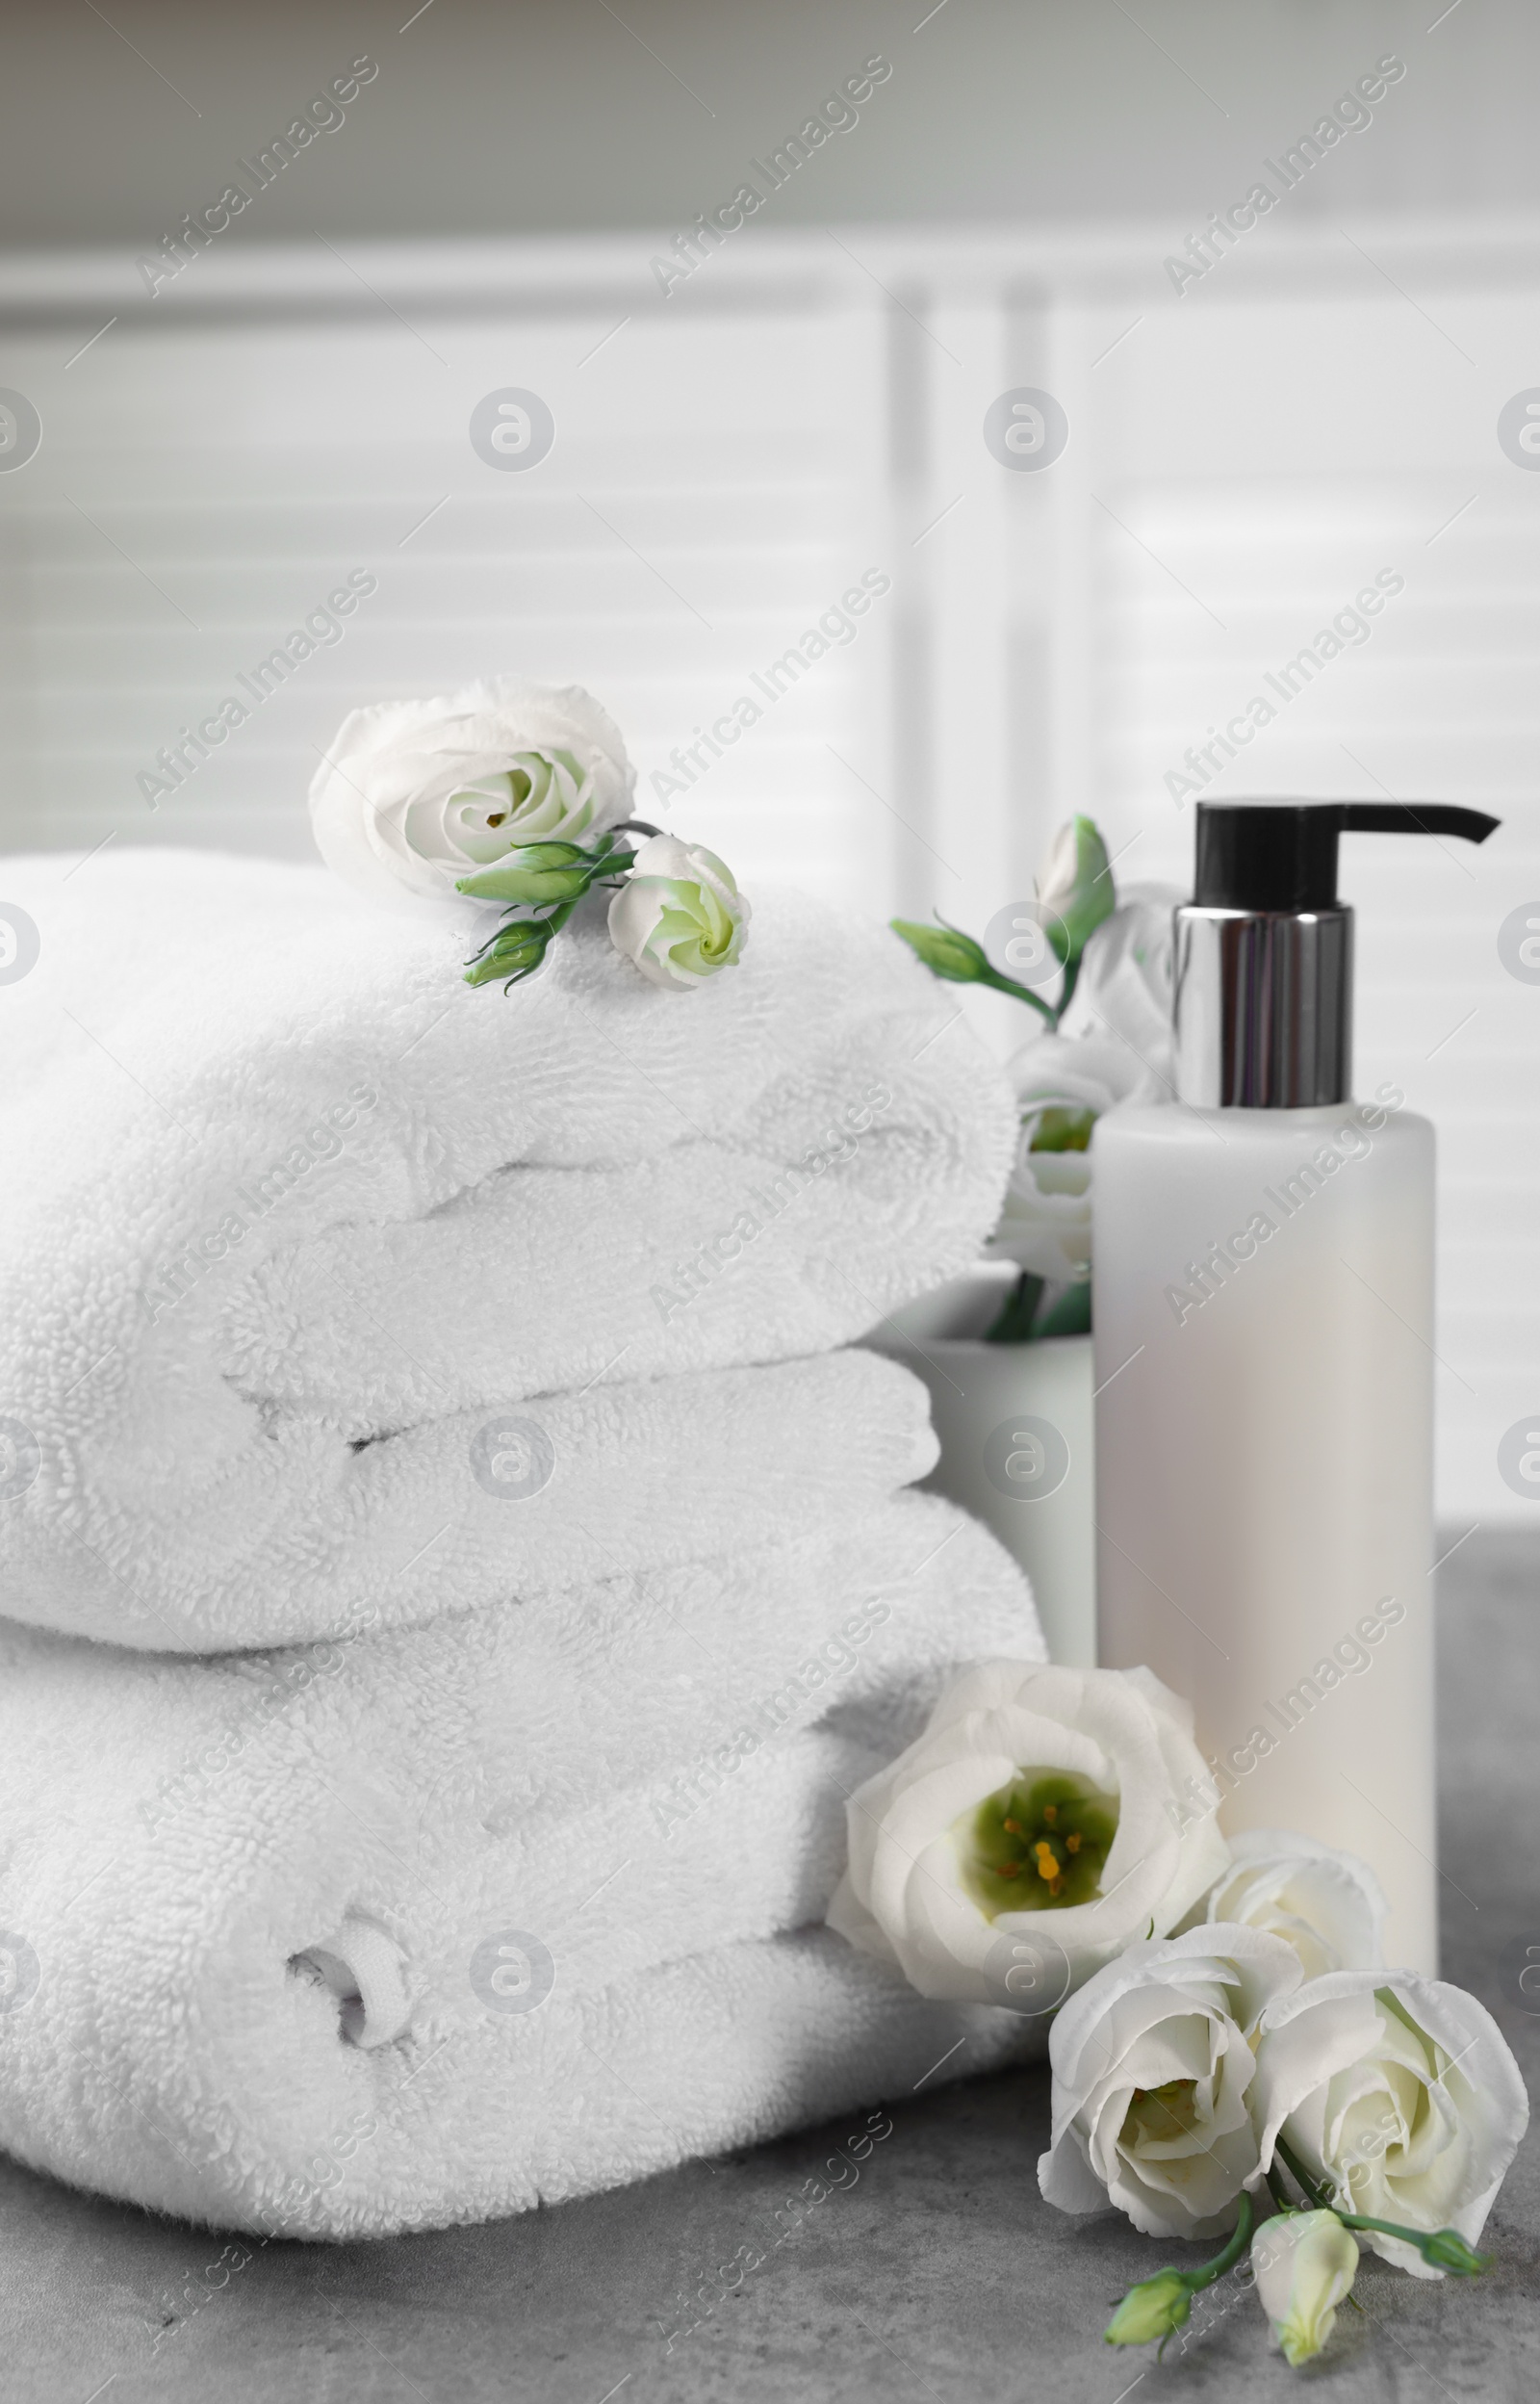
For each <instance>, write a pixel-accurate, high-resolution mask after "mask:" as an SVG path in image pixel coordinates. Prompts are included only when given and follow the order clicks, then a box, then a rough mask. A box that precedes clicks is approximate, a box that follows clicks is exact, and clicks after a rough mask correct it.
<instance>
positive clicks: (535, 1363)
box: [0, 851, 1014, 1618]
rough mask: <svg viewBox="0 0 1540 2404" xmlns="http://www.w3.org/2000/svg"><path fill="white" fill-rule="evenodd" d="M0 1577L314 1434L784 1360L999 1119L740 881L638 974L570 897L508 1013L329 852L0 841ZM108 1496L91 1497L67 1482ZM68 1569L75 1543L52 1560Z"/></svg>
mask: <svg viewBox="0 0 1540 2404" xmlns="http://www.w3.org/2000/svg"><path fill="white" fill-rule="evenodd" d="M0 902H4V903H8V904H11V905H19V906H20V907H21V908H22V909H23V910H25V911H26V912H27V913H28V914H29V915H30V916H31V918H33V919H34V920H35V921H36V923H37V925H38V928H39V936H40V951H39V958H38V960H37V963H36V965H35V966H34V967H33V968H32V969H31V970H30V972H28V973H27V974H25V975H23V976H20V977H13V978H12V979H11V980H10V981H9V982H0V1439H3V1441H0V1567H3V1568H4V1570H5V1571H6V1573H7V1576H8V1592H9V1595H10V1598H11V1599H10V1601H9V1604H8V1608H10V1609H11V1610H12V1611H13V1612H14V1613H16V1614H18V1615H19V1616H25V1617H33V1616H38V1617H42V1618H47V1617H48V1616H51V1614H50V1610H49V1607H48V1604H47V1601H46V1599H45V1597H46V1595H47V1594H48V1593H50V1592H57V1591H59V1590H61V1589H62V1588H64V1587H67V1586H68V1585H69V1583H70V1582H71V1580H72V1579H76V1580H78V1578H79V1576H80V1574H81V1572H82V1568H83V1566H85V1567H86V1568H88V1569H91V1570H92V1574H97V1573H99V1571H100V1568H101V1564H105V1565H106V1570H107V1572H108V1574H111V1575H114V1576H123V1575H127V1576H128V1577H129V1579H130V1582H132V1573H133V1570H134V1566H135V1553H134V1517H135V1513H136V1512H142V1514H143V1517H144V1519H145V1521H146V1523H150V1522H153V1523H154V1525H155V1527H156V1528H157V1529H158V1530H159V1532H160V1537H161V1538H163V1539H164V1538H165V1536H166V1534H167V1530H168V1529H169V1527H170V1526H171V1525H173V1524H174V1522H175V1521H176V1520H177V1519H178V1518H179V1517H181V1516H183V1515H186V1517H187V1518H188V1520H189V1521H190V1522H191V1521H195V1520H197V1519H199V1518H200V1517H206V1515H207V1513H208V1512H210V1511H211V1510H215V1511H218V1509H221V1508H225V1507H227V1506H228V1505H229V1504H230V1503H231V1501H232V1498H234V1497H235V1496H237V1495H239V1494H240V1492H241V1491H243V1490H244V1486H245V1484H246V1483H247V1482H248V1481H247V1471H248V1469H249V1465H250V1463H251V1462H252V1461H253V1460H254V1459H255V1458H256V1457H257V1456H263V1457H265V1458H266V1459H267V1460H273V1459H275V1458H278V1457H279V1456H282V1455H283V1454H284V1452H285V1447H286V1446H295V1447H297V1449H299V1450H303V1449H304V1440H303V1439H304V1434H305V1431H307V1430H308V1431H311V1432H313V1433H315V1432H319V1431H320V1430H321V1429H324V1430H326V1431H327V1432H328V1433H329V1435H331V1436H332V1437H333V1438H335V1439H340V1440H344V1441H347V1442H350V1443H353V1444H358V1443H366V1442H368V1441H370V1440H371V1439H373V1438H376V1437H378V1436H381V1435H396V1434H398V1433H400V1432H401V1431H402V1430H404V1429H409V1428H413V1427H417V1426H421V1425H424V1423H426V1422H430V1421H438V1420H442V1419H445V1418H448V1417H449V1416H450V1415H452V1414H455V1413H462V1412H465V1411H467V1410H478V1409H482V1408H483V1407H487V1408H493V1407H496V1406H498V1405H500V1404H504V1403H513V1402H516V1401H518V1400H520V1399H522V1398H524V1397H527V1396H530V1395H535V1394H550V1393H554V1392H560V1391H563V1390H571V1389H575V1388H576V1389H581V1388H584V1387H586V1386H589V1385H591V1384H593V1383H597V1382H598V1381H600V1380H602V1379H604V1380H610V1381H621V1380H624V1381H630V1380H634V1379H637V1378H643V1379H651V1378H655V1377H657V1376H660V1375H663V1374H666V1373H670V1372H677V1371H698V1370H700V1369H703V1368H710V1367H716V1366H722V1365H732V1364H741V1363H749V1362H757V1361H768V1360H784V1359H788V1358H791V1357H795V1356H797V1355H802V1354H808V1353H812V1352H817V1351H821V1350H823V1349H825V1348H827V1347H831V1346H834V1345H836V1344H839V1343H842V1342H845V1341H848V1340H849V1339H850V1338H851V1337H853V1336H855V1335H859V1334H860V1333H861V1332H862V1331H864V1330H865V1329H866V1328H868V1327H869V1326H871V1325H872V1324H873V1323H874V1322H875V1321H876V1320H877V1318H878V1317H879V1316H880V1315H881V1314H883V1313H885V1312H886V1311H888V1310H890V1309H892V1308H893V1307H894V1306H895V1305H897V1304H898V1303H900V1302H901V1301H903V1300H905V1299H907V1298H908V1297H909V1296H911V1295H912V1294H914V1293H916V1292H918V1291H920V1290H922V1289H924V1288H925V1287H927V1286H929V1285H931V1284H934V1283H936V1282H937V1281H939V1280H941V1279H943V1278H945V1277H947V1276H949V1275H951V1274H953V1273H954V1272H956V1271H958V1270H960V1269H961V1268H963V1266H965V1265H966V1263H967V1262H968V1260H969V1259H970V1258H971V1257H973V1256H974V1254H976V1252H977V1249H978V1246H979V1243H980V1241H981V1239H982V1237H983V1236H984V1235H985V1234H986V1233H987V1231H988V1228H989V1227H990V1225H991V1224H992V1221H993V1218H994V1216H995V1213H996V1210H997V1206H998V1202H999V1198H1000V1195H1001V1192H1002V1191H1003V1187H1004V1181H1005V1177H1006V1175H1007V1171H1008V1168H1009V1163H1010V1156H1011V1150H1012V1145H1013V1141H1014V1104H1013V1101H1012V1098H1011V1094H1010V1090H1009V1087H1008V1085H1007V1082H1006V1080H1005V1077H1004V1075H1003V1073H1002V1072H1001V1071H1000V1070H999V1068H998V1067H997V1066H996V1065H995V1064H994V1063H993V1062H992V1061H991V1060H990V1059H989V1058H988V1055H987V1053H986V1052H985V1050H984V1049H983V1047H981V1046H980V1045H978V1044H977V1043H976V1042H975V1041H974V1040H973V1039H972V1037H971V1036H970V1035H969V1034H968V1033H967V1031H966V1028H965V1026H964V1025H963V1022H962V1021H961V1019H960V1018H959V1016H958V1012H957V1005H956V1001H955V997H954V996H952V995H950V994H949V992H948V991H947V990H946V989H945V988H944V987H940V986H937V984H936V983H935V981H934V980H933V979H932V978H931V977H930V976H929V974H928V973H927V972H926V971H925V970H924V969H921V968H920V967H919V966H918V964H917V963H916V962H915V960H914V959H913V958H912V956H911V954H910V952H909V951H908V950H907V948H906V947H905V946H904V944H901V943H900V942H899V941H898V940H897V938H896V937H894V936H892V935H891V934H889V933H888V932H887V931H886V929H884V928H882V927H880V926H877V925H875V924H866V923H862V922H860V921H857V920H852V919H849V918H843V917H841V916H840V915H839V914H837V913H836V912H834V911H833V910H831V909H829V908H827V907H825V906H822V905H820V904H816V903H813V902H809V901H805V900H801V899H799V898H797V897H795V896H788V895H777V894H766V895H759V894H757V895H756V896H755V902H756V914H755V921H754V935H753V941H752V943H751V944H750V947H749V949H748V950H747V952H746V953H745V955H744V958H743V960H742V962H741V964H740V965H739V966H737V967H735V968H733V969H730V970H728V971H726V972H724V973H723V974H722V975H721V976H719V977H717V978H715V979H713V980H712V981H711V982H710V983H709V984H708V985H707V986H706V987H704V988H703V989H702V990H701V991H700V992H699V993H695V994H691V995H674V994H666V993H659V992H657V991H655V989H654V988H652V987H651V986H649V985H647V984H646V983H645V982H644V981H643V980H642V978H641V977H640V976H638V975H637V973H636V971H635V970H634V969H633V968H632V967H631V966H630V964H629V962H627V961H626V960H624V959H622V958H621V957H620V956H619V955H618V954H617V953H616V952H615V951H614V950H613V948H612V947H611V945H610V944H609V942H608V940H607V936H606V934H605V932H604V928H603V919H602V918H598V919H597V921H590V922H589V923H587V924H581V923H578V922H575V923H574V925H573V926H572V927H571V928H570V929H569V931H568V932H567V934H566V935H564V936H563V937H562V939H561V940H560V941H559V942H558V943H557V944H555V945H554V946H553V947H552V953H551V955H550V957H549V961H548V964H547V966H546V968H545V969H544V970H543V971H542V973H541V974H540V975H539V976H538V977H537V978H535V979H533V980H531V981H530V982H529V983H528V984H526V985H525V986H522V987H519V988H516V989H515V990H514V992H513V993H512V994H510V995H506V996H504V995H502V994H501V992H500V991H499V990H498V989H497V988H495V987H494V988H491V989H483V990H481V991H473V990H472V989H471V988H469V987H467V986H466V985H465V984H464V983H463V982H462V979H461V973H460V971H461V967H462V962H463V958H464V955H465V952H466V951H467V949H468V948H469V944H468V943H467V940H466V934H465V930H464V929H463V927H460V926H457V925H456V924H455V922H454V920H453V919H452V918H446V919H445V920H444V921H443V922H440V921H437V920H434V919H428V920H420V919H415V918H413V919H404V918H394V917H392V916H390V915H389V914H386V913H383V912H379V911H376V910H374V909H372V908H371V907H370V906H369V905H367V904H365V903H362V902H358V901H356V900H354V899H353V897H352V896H351V895H350V894H348V893H347V892H346V891H345V890H344V889H342V888H341V887H340V886H339V885H338V884H337V883H336V881H335V880H334V879H333V878H331V877H330V876H329V875H328V874H327V873H326V872H325V871H324V870H321V869H319V868H303V867H291V866H279V865H275V864H270V863H261V862H252V861H249V860H242V859H234V858H225V857H221V856H218V855H214V854H207V853H178V852H167V851H154V852H150V851H145V852H139V853H135V852H131V851H130V852H124V853H123V854H121V855H115V854H114V853H113V852H104V853H102V854H101V855H99V856H96V857H93V858H91V859H90V860H89V861H87V862H86V863H85V864H78V863H74V862H71V861H67V860H63V859H58V858H52V857H49V856H45V855H39V856H33V857H28V858H20V859H13V860H10V861H7V862H4V863H0ZM95 1494H102V1495H104V1496H106V1495H110V1496H111V1510H110V1512H108V1513H107V1515H106V1516H105V1517H104V1518H103V1519H101V1520H100V1521H97V1520H96V1519H95V1518H94V1517H93V1504H92V1497H93V1495H95ZM83 1544H84V1545H85V1546H86V1547H87V1548H88V1549H95V1550H96V1551H97V1552H98V1554H99V1561H98V1563H97V1564H94V1566H93V1564H90V1563H88V1562H84V1561H83V1556H82V1552H81V1546H82V1545H83Z"/></svg>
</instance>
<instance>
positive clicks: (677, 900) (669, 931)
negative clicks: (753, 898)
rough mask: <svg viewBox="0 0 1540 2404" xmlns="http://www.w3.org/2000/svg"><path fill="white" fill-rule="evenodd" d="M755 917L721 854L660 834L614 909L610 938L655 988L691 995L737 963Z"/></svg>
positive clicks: (639, 859) (644, 850) (642, 852)
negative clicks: (660, 986) (707, 978)
mask: <svg viewBox="0 0 1540 2404" xmlns="http://www.w3.org/2000/svg"><path fill="white" fill-rule="evenodd" d="M751 916H752V913H751V911H750V909H749V905H748V903H747V901H745V899H744V897H743V895H742V894H741V893H740V892H739V891H738V889H737V886H736V884H735V883H734V881H733V877H732V869H731V868H730V867H728V866H727V865H726V863H725V862H724V861H721V860H719V859H718V858H717V856H716V854H715V852H714V851H707V850H706V847H705V845H704V844H701V843H681V842H680V840H679V838H678V837H677V836H675V835H653V836H650V837H649V838H648V840H647V841H646V842H645V843H643V844H642V845H641V847H640V849H639V850H638V852H637V854H636V865H635V866H634V867H633V868H632V870H631V872H630V875H629V877H628V878H627V880H626V882H625V884H624V885H623V886H621V887H620V889H619V891H618V892H616V894H615V897H614V899H613V900H612V901H611V903H610V905H609V933H610V941H611V942H612V943H613V944H614V945H615V948H616V950H617V951H623V952H624V953H625V954H626V957H627V959H628V960H631V961H634V962H635V964H636V966H637V968H639V969H640V970H641V972H642V974H643V976H645V977H646V978H647V979H648V980H649V982H650V983H652V984H654V985H662V986H666V987H668V988H669V989H670V990H671V991H673V992H675V993H688V992H689V991H690V990H691V989H692V988H693V987H695V986H698V985H700V984H702V983H703V982H704V980H705V979H706V977H708V976H714V975H715V974H716V971H717V970H718V969H730V968H731V967H732V964H733V962H734V961H735V960H736V959H737V957H738V955H739V953H740V952H741V951H742V949H743V946H744V944H745V943H746V942H747V940H748V928H749V919H750V918H751Z"/></svg>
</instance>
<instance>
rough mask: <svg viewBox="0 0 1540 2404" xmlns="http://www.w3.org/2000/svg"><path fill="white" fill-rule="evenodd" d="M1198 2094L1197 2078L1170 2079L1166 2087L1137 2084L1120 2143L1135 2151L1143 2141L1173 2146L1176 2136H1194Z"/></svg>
mask: <svg viewBox="0 0 1540 2404" xmlns="http://www.w3.org/2000/svg"><path fill="white" fill-rule="evenodd" d="M1196 2094H1197V2081H1196V2080H1195V2079H1168V2080H1167V2081H1166V2084H1165V2085H1164V2086H1159V2087H1136V2088H1135V2089H1134V2100H1133V2102H1132V2103H1131V2104H1130V2105H1129V2107H1128V2109H1127V2111H1126V2112H1125V2113H1124V2115H1123V2126H1122V2130H1121V2133H1120V2137H1119V2142H1120V2143H1121V2144H1123V2145H1125V2146H1127V2147H1129V2148H1130V2150H1133V2149H1135V2148H1137V2147H1138V2146H1139V2145H1140V2143H1141V2142H1143V2143H1144V2144H1147V2145H1153V2146H1157V2147H1159V2146H1163V2145H1169V2144H1170V2142H1171V2140H1172V2138H1173V2137H1185V2136H1191V2135H1192V2134H1193V2099H1194V2097H1195V2096H1196Z"/></svg>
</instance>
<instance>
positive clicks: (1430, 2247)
mask: <svg viewBox="0 0 1540 2404" xmlns="http://www.w3.org/2000/svg"><path fill="white" fill-rule="evenodd" d="M1421 2252H1422V2256H1423V2260H1424V2262H1431V2263H1432V2265H1433V2267H1434V2269H1435V2270H1448V2271H1451V2272H1452V2273H1453V2275H1454V2277H1455V2278H1456V2279H1474V2278H1475V2277H1476V2273H1477V2271H1481V2270H1490V2269H1491V2267H1492V2257H1491V2255H1490V2254H1478V2253H1477V2252H1476V2248H1475V2246H1473V2245H1467V2243H1466V2241H1465V2239H1464V2238H1463V2237H1462V2236H1461V2235H1460V2233H1459V2231H1458V2229H1435V2230H1434V2232H1433V2234H1432V2236H1430V2237H1424V2239H1423V2240H1422V2246H1421Z"/></svg>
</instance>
